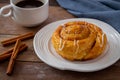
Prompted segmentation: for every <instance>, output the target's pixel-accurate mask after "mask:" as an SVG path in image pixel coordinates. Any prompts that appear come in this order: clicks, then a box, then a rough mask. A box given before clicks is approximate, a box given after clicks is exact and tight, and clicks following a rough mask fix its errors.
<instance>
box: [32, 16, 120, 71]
mask: <svg viewBox="0 0 120 80" xmlns="http://www.w3.org/2000/svg"><path fill="white" fill-rule="evenodd" d="M68 21H87V22H90V23H93V24H95V25H97V26H99V27H100V28H101V29H102V30H103V31H104V32H105V33H106V35H107V39H108V43H109V49H108V50H107V52H105V53H104V54H103V55H101V56H99V57H98V58H96V59H93V60H89V61H68V60H66V59H64V58H62V57H61V56H60V55H58V54H57V53H56V52H55V50H54V48H53V46H52V45H51V36H52V33H53V32H54V31H55V29H56V28H57V26H58V25H60V24H64V23H66V22H68ZM33 45H34V50H35V53H36V54H37V56H38V57H39V58H40V59H41V60H42V61H43V62H45V63H46V64H48V65H50V66H52V67H54V68H57V69H60V70H72V71H78V72H93V71H98V70H101V69H104V68H107V67H109V66H111V65H112V64H114V63H115V62H116V61H118V60H119V58H120V35H119V33H118V32H117V31H116V30H115V29H114V28H112V27H111V26H110V25H109V24H107V23H104V22H102V21H99V20H96V19H88V18H73V19H66V20H61V21H56V22H53V23H51V24H48V25H46V26H44V27H43V28H42V29H40V31H38V32H37V34H36V35H35V37H34V41H33Z"/></svg>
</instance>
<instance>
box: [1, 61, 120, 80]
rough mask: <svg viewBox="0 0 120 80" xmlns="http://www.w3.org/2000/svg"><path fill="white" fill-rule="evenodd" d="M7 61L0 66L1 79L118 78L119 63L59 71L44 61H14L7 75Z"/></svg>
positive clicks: (92, 79) (108, 79)
mask: <svg viewBox="0 0 120 80" xmlns="http://www.w3.org/2000/svg"><path fill="white" fill-rule="evenodd" d="M7 63H8V62H5V63H2V64H1V66H4V67H0V71H1V73H0V79H1V80H16V79H17V80H119V79H120V76H119V74H120V71H119V68H120V66H118V64H119V63H116V64H115V65H113V66H111V67H109V68H107V69H105V70H101V71H98V72H91V73H81V72H73V71H61V70H57V69H55V68H52V67H50V66H48V65H46V64H44V63H31V62H16V64H15V67H14V72H13V75H12V76H7V75H6V73H5V71H6V67H7Z"/></svg>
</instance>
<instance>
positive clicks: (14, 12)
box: [0, 0, 49, 27]
mask: <svg viewBox="0 0 120 80" xmlns="http://www.w3.org/2000/svg"><path fill="white" fill-rule="evenodd" d="M20 1H23V0H10V4H9V5H6V6H3V7H2V8H1V9H0V15H1V16H3V17H9V16H11V17H12V19H13V20H14V21H15V22H16V23H18V24H20V25H22V26H26V27H31V26H36V25H38V24H40V23H42V22H44V21H45V20H46V19H47V18H48V11H49V10H48V6H49V0H39V1H41V2H43V5H42V6H40V7H35V8H21V7H18V6H16V4H17V3H18V2H20ZM5 9H10V11H9V12H8V13H7V14H5V13H4V10H5Z"/></svg>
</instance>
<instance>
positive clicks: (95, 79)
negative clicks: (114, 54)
mask: <svg viewBox="0 0 120 80" xmlns="http://www.w3.org/2000/svg"><path fill="white" fill-rule="evenodd" d="M49 2H50V7H49V17H48V19H47V20H46V21H45V22H43V23H42V24H40V25H39V26H36V27H34V28H26V27H22V26H20V25H18V24H16V23H15V22H14V21H13V20H12V19H11V18H3V17H1V16H0V41H1V40H4V39H7V38H11V37H15V36H18V35H19V34H23V33H26V32H30V31H33V32H34V33H36V32H38V31H39V30H40V29H41V28H43V27H44V26H45V25H47V24H49V23H52V22H54V21H58V20H63V19H69V18H75V16H73V15H71V14H69V13H68V12H67V11H66V10H65V9H63V8H61V7H60V6H59V5H58V3H57V2H56V0H49ZM7 4H9V0H0V7H2V6H4V5H7ZM6 12H8V11H6ZM6 12H5V13H6ZM23 43H26V44H27V45H28V49H27V51H25V52H22V53H20V54H19V55H18V57H17V60H16V63H15V67H14V71H13V74H12V75H11V76H7V75H6V69H7V66H8V62H9V60H6V61H4V62H2V63H0V80H120V76H119V75H120V60H119V61H117V62H116V63H115V64H114V65H112V66H110V67H109V68H107V69H104V70H101V71H97V72H90V73H82V72H74V71H62V70H58V69H55V68H52V67H50V66H48V65H47V64H45V63H43V62H42V61H41V60H40V59H39V58H38V57H37V55H36V54H35V52H34V49H33V39H29V40H26V41H24V42H23ZM13 46H14V45H11V46H7V47H3V46H2V45H1V44H0V54H1V53H2V52H3V51H5V50H7V49H9V48H11V47H13Z"/></svg>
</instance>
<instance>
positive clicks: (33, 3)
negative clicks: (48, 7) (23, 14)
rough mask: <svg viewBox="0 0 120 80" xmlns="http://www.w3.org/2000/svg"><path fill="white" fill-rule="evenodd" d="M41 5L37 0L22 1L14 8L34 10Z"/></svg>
mask: <svg viewBox="0 0 120 80" xmlns="http://www.w3.org/2000/svg"><path fill="white" fill-rule="evenodd" d="M42 5H43V2H41V1H39V0H23V1H20V2H18V3H17V4H16V6H18V7H21V8H36V7H40V6H42Z"/></svg>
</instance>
